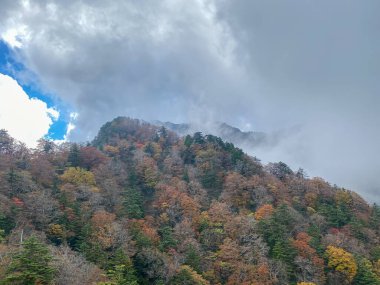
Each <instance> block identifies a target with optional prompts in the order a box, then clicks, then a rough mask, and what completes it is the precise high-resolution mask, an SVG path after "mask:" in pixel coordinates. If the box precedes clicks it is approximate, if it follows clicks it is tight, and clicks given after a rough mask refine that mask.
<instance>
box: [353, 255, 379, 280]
mask: <svg viewBox="0 0 380 285" xmlns="http://www.w3.org/2000/svg"><path fill="white" fill-rule="evenodd" d="M356 262H357V265H358V272H357V274H356V276H355V279H354V282H353V284H354V285H380V279H379V277H378V276H377V275H376V274H375V273H374V272H373V267H372V264H371V262H370V261H369V260H368V259H366V258H357V261H356Z"/></svg>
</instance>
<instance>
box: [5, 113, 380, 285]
mask: <svg viewBox="0 0 380 285" xmlns="http://www.w3.org/2000/svg"><path fill="white" fill-rule="evenodd" d="M175 128H176V129H177V132H179V131H180V130H181V131H184V132H185V133H186V131H185V130H186V128H185V127H184V126H183V125H174V126H172V128H171V129H175ZM221 128H222V129H223V130H224V131H225V134H226V136H227V135H233V134H234V135H237V136H241V138H245V136H246V137H248V138H249V137H250V135H252V134H250V133H245V134H244V133H243V132H240V131H239V130H238V129H234V128H232V127H230V126H227V125H223V124H221ZM168 129H169V128H168V127H167V128H165V127H163V126H162V124H161V125H154V124H149V123H147V122H143V121H140V120H136V119H130V118H125V117H118V118H116V119H114V120H113V121H110V122H107V123H106V124H104V125H103V126H102V127H101V129H100V130H99V133H98V135H97V136H96V138H94V140H93V142H92V143H90V144H83V145H82V144H75V143H65V144H62V145H56V144H55V143H54V142H52V141H47V140H41V141H40V143H39V145H38V147H37V148H36V149H33V150H31V149H27V148H25V146H24V145H23V144H21V143H18V142H17V141H15V140H14V139H12V138H11V137H10V136H9V135H8V134H7V132H6V131H0V181H1V183H0V280H1V281H0V284H59V285H60V284H97V285H100V284H102V285H105V284H135V285H136V284H170V285H173V284H196V285H206V284H215V285H216V284H231V285H232V284H264V285H269V284H273V285H274V284H298V285H311V284H331V285H333V284H355V285H359V284H379V282H380V238H379V237H380V207H379V206H377V205H368V203H367V202H366V201H365V200H363V199H362V198H361V197H360V196H359V195H357V194H356V193H355V192H352V191H349V190H347V189H344V188H340V187H338V186H332V185H330V184H329V183H328V182H326V181H324V180H323V179H322V178H306V177H304V175H303V173H302V171H301V170H299V171H297V172H295V171H293V170H292V169H291V168H290V167H289V166H288V165H286V164H285V163H284V162H278V163H269V164H268V165H265V166H264V165H262V164H261V163H260V161H259V160H258V159H256V158H254V157H251V156H249V155H247V154H245V153H244V152H243V150H242V149H240V148H237V147H235V145H234V144H233V143H231V142H227V141H225V140H223V139H221V138H220V137H218V136H216V135H207V134H202V133H199V132H196V133H194V134H191V135H186V136H179V135H177V134H176V133H175V132H173V131H171V130H168ZM253 135H255V134H254V133H253ZM326 163H328V162H326Z"/></svg>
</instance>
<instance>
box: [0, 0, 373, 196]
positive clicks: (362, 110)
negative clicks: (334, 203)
mask: <svg viewBox="0 0 380 285" xmlns="http://www.w3.org/2000/svg"><path fill="white" fill-rule="evenodd" d="M379 9H380V2H379V1H371V0H369V1H365V2H364V1H343V0H339V1H291V0H286V1H270V0H269V1H250V0H237V1H235V0H234V1H232V0H223V1H213V0H204V1H194V2H191V1H187V0H180V1H169V0H167V1H153V0H151V1H149V0H144V1H74V0H70V1H65V2H64V4H63V2H58V1H44V0H41V1H3V3H2V9H1V11H0V16H1V18H0V35H1V38H2V40H4V41H6V42H7V43H8V44H9V45H10V46H11V48H12V51H13V57H14V58H15V59H16V60H18V61H19V62H21V63H22V64H23V65H24V67H25V69H23V70H21V71H17V70H16V71H14V75H15V77H16V78H17V79H18V80H20V81H22V82H26V83H28V82H29V83H30V84H36V85H38V87H39V88H41V89H42V90H45V92H46V93H48V94H51V96H52V97H53V98H55V100H57V101H62V102H65V104H67V106H68V107H67V108H69V110H70V112H72V113H76V114H77V116H76V119H75V121H72V123H73V124H75V129H74V130H73V131H72V132H71V133H70V134H69V139H70V140H73V141H86V140H91V139H92V138H93V137H94V136H95V135H96V132H97V130H98V129H99V127H100V126H101V125H102V124H103V123H105V122H106V121H108V120H111V119H113V118H114V117H116V116H119V115H123V116H130V117H136V118H140V119H144V120H147V121H151V120H161V121H172V122H190V123H192V124H194V125H200V126H202V127H203V128H205V129H207V130H209V131H210V132H213V123H212V122H216V121H221V122H226V123H229V124H231V125H233V126H237V127H239V128H241V129H242V130H246V131H247V130H253V131H263V132H265V133H276V132H277V133H281V134H283V135H282V136H281V137H280V138H279V141H278V143H277V144H276V145H275V146H270V147H269V146H268V147H265V146H260V147H254V146H250V145H249V144H247V145H244V146H242V147H243V148H244V150H245V151H247V152H248V153H250V154H251V155H254V156H257V157H258V158H260V159H261V160H262V161H263V162H269V161H284V162H286V163H287V164H289V165H290V166H291V167H292V168H293V169H297V168H298V167H302V168H304V169H305V170H306V172H307V173H308V174H309V176H320V177H323V178H324V179H325V180H327V181H329V182H330V183H332V184H337V185H339V186H342V187H346V188H349V189H352V190H354V191H357V192H358V193H360V194H361V195H363V196H364V197H365V198H366V199H367V201H369V202H370V203H372V202H380V181H379V179H378V173H379V170H378V169H380V159H379V155H378V146H379V145H380V132H379V129H378V126H379V125H380V113H379V108H380V97H379V92H380V81H379V80H378V78H379V75H380V37H379V36H378V30H379V27H380V18H379V17H378V11H379Z"/></svg>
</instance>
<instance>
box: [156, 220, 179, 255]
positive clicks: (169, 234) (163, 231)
mask: <svg viewBox="0 0 380 285" xmlns="http://www.w3.org/2000/svg"><path fill="white" fill-rule="evenodd" d="M158 232H159V234H160V236H161V242H160V246H159V247H160V250H162V251H164V250H167V249H168V248H171V247H175V246H176V245H177V241H176V240H175V239H174V237H173V229H172V228H171V227H169V226H164V227H162V228H160V230H159V231H158Z"/></svg>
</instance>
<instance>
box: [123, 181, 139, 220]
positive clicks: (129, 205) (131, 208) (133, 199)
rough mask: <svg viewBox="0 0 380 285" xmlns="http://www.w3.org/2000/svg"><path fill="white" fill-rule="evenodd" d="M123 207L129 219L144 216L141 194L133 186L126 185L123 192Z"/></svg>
mask: <svg viewBox="0 0 380 285" xmlns="http://www.w3.org/2000/svg"><path fill="white" fill-rule="evenodd" d="M124 197H125V198H124V208H125V210H126V212H127V215H128V218H130V219H141V218H143V217H144V209H143V202H142V196H141V193H140V191H138V190H137V189H136V188H135V187H128V188H127V189H126V190H125V192H124Z"/></svg>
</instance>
